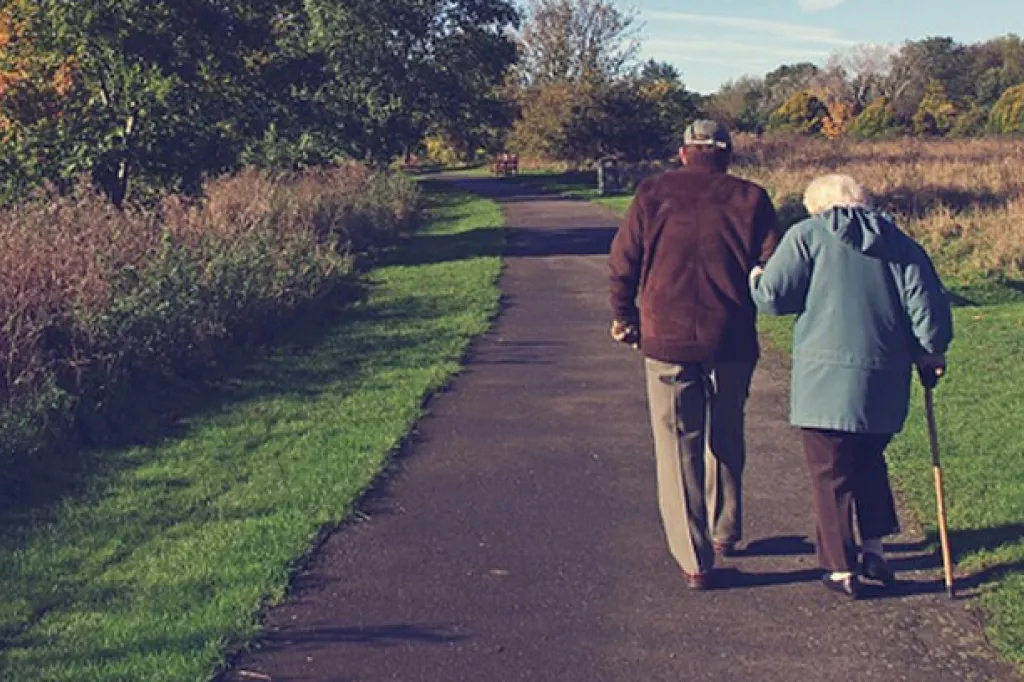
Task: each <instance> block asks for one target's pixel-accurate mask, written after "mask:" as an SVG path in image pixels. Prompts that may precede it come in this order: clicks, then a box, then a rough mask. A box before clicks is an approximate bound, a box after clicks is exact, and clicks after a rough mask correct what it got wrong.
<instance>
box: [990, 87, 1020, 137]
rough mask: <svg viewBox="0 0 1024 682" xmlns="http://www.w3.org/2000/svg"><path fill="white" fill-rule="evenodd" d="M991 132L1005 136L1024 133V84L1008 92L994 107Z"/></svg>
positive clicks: (991, 115)
mask: <svg viewBox="0 0 1024 682" xmlns="http://www.w3.org/2000/svg"><path fill="white" fill-rule="evenodd" d="M988 126H989V130H991V131H992V132H994V133H1000V134H1003V135H1011V134H1020V133H1024V83H1021V84H1020V85H1017V86H1014V87H1012V88H1009V89H1007V90H1006V92H1004V93H1003V95H1002V96H1001V97H1000V98H999V101H998V102H996V103H995V106H993V107H992V113H991V114H990V115H989V119H988Z"/></svg>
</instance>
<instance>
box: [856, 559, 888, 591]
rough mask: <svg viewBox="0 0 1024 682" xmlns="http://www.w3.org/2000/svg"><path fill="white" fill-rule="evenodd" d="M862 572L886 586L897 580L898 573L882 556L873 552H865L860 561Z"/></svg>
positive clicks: (866, 576)
mask: <svg viewBox="0 0 1024 682" xmlns="http://www.w3.org/2000/svg"><path fill="white" fill-rule="evenodd" d="M860 573H861V575H863V576H864V577H865V578H870V579H871V580H877V581H878V582H880V583H882V584H883V585H885V586H886V587H891V586H892V585H893V584H894V583H895V582H896V574H895V573H894V572H893V570H892V568H890V567H889V564H888V563H887V562H886V561H885V559H883V558H882V557H880V556H878V555H877V554H875V553H873V552H865V553H864V556H863V557H862V558H861V562H860Z"/></svg>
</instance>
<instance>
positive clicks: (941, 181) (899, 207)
mask: <svg viewBox="0 0 1024 682" xmlns="http://www.w3.org/2000/svg"><path fill="white" fill-rule="evenodd" d="M736 161H737V163H736V167H735V170H736V172H737V173H738V174H740V175H743V176H745V177H748V178H750V179H752V180H754V181H756V182H758V183H760V184H762V185H764V186H765V187H766V188H767V189H768V190H769V191H770V192H771V193H772V196H773V197H774V198H775V200H776V202H777V203H778V204H779V206H780V208H781V214H782V215H783V216H784V217H785V219H787V220H792V219H794V218H796V217H798V216H799V209H798V207H799V202H800V197H801V196H802V193H803V190H804V188H805V187H806V186H807V183H808V182H809V181H810V180H811V179H813V178H814V177H815V176H817V175H820V174H822V173H829V172H843V173H847V174H849V175H852V176H853V177H855V178H856V179H857V180H858V181H860V182H861V183H862V184H864V185H865V187H867V189H868V190H869V191H870V192H871V194H872V195H873V197H874V200H875V202H876V204H877V205H878V206H879V207H881V208H882V209H884V210H886V211H888V212H890V213H892V214H893V215H894V216H895V217H896V218H897V219H898V220H899V222H900V225H901V226H902V227H903V228H904V229H906V230H907V231H908V232H909V233H910V234H912V235H913V236H914V237H915V238H916V239H918V240H919V241H920V242H921V243H922V244H923V245H924V246H925V247H926V248H928V249H929V250H930V251H931V252H933V253H934V254H935V255H936V256H937V258H938V259H939V260H940V261H941V263H942V266H943V269H944V270H945V271H946V272H947V273H948V274H950V275H955V276H960V277H973V276H977V275H984V276H1006V277H1012V278H1020V277H1021V276H1024V170H1022V168H1024V140H1021V139H980V140H959V141H953V140H935V141H930V140H919V139H901V140H892V141H885V142H853V141H848V140H836V141H828V140H809V139H805V138H799V137H776V138H763V139H761V140H757V139H755V138H744V137H741V138H739V139H738V140H737V159H736Z"/></svg>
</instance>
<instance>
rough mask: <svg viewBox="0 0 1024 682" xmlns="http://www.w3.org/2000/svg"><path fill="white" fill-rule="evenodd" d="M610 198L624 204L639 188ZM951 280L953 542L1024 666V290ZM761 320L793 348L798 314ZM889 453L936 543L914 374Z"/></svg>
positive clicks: (944, 451) (948, 396) (1008, 647)
mask: <svg viewBox="0 0 1024 682" xmlns="http://www.w3.org/2000/svg"><path fill="white" fill-rule="evenodd" d="M524 181H526V182H529V183H530V184H534V185H537V186H543V187H546V188H548V189H550V190H552V191H557V192H561V193H570V194H575V193H579V192H583V193H584V194H582V195H580V196H583V197H584V198H585V197H586V194H585V193H586V192H587V191H588V189H587V186H586V185H585V184H584V183H583V181H582V180H581V179H579V178H573V177H571V176H570V177H567V176H566V175H559V176H555V178H554V180H553V181H551V182H550V183H549V184H546V183H545V180H544V177H543V176H532V177H529V176H524ZM595 194H596V192H595ZM605 199H606V201H605V202H604V203H606V205H609V206H611V207H612V208H615V209H616V210H619V211H620V212H624V211H625V209H626V207H628V205H629V201H630V200H631V197H629V196H615V197H606V198H605ZM939 266H940V268H941V266H942V262H941V261H940V262H939ZM946 284H947V285H948V286H949V288H950V291H951V293H952V294H953V298H954V300H955V301H956V302H957V303H958V306H959V307H957V308H956V309H955V310H954V323H955V332H956V339H955V341H954V343H953V347H952V349H951V351H950V353H949V362H950V375H949V377H948V378H946V379H945V380H943V382H942V383H941V384H940V386H939V388H938V389H936V393H935V401H936V419H937V421H938V425H939V432H940V433H939V446H940V454H941V459H942V465H943V474H944V478H945V488H946V497H947V508H948V512H949V523H950V534H951V535H950V537H951V539H950V542H951V544H952V547H953V551H954V554H955V556H954V559H955V560H956V561H957V563H958V565H959V569H960V574H961V576H962V577H961V579H960V582H961V584H962V586H966V587H978V588H980V593H981V598H980V603H981V606H982V609H983V611H984V612H985V615H986V618H985V625H986V630H987V633H988V635H989V638H990V640H991V641H992V643H993V644H994V645H995V646H996V647H997V648H998V649H999V650H1000V651H1001V652H1002V654H1003V655H1004V656H1005V657H1006V658H1007V659H1008V660H1010V661H1012V662H1013V663H1014V664H1015V665H1016V666H1017V667H1018V669H1019V670H1021V671H1022V672H1024V436H1022V435H1021V432H1020V427H1019V421H1020V415H1021V414H1024V392H1022V391H1021V390H1020V379H1019V372H1018V371H1017V368H1018V365H1019V362H1020V360H1019V359H1020V358H1021V357H1024V302H1022V301H1024V294H1022V291H1021V288H1020V287H1019V285H1014V283H1001V282H998V281H991V280H982V279H978V280H957V279H953V278H947V281H946ZM758 326H759V329H760V332H761V335H762V337H763V338H765V339H766V340H767V341H768V342H769V343H770V344H771V345H772V346H774V347H775V348H778V349H781V350H784V351H787V352H788V350H789V349H790V348H791V347H792V346H791V331H792V318H788V317H786V318H778V317H774V318H773V317H765V316H761V317H760V318H759V320H758ZM888 454H889V461H890V466H891V471H892V475H893V479H894V481H895V483H896V485H897V487H898V488H899V490H900V493H901V498H902V499H904V500H906V501H907V502H908V503H909V504H910V507H911V509H912V510H913V512H914V513H915V515H916V518H918V519H920V521H921V522H922V525H923V526H924V527H925V529H926V531H927V532H928V533H929V536H930V539H931V541H932V542H933V543H936V546H937V542H938V541H937V535H936V533H937V530H936V524H935V518H936V514H935V488H934V479H933V477H932V467H931V459H930V456H929V445H928V435H927V431H926V429H925V425H924V405H923V396H922V392H921V390H920V386H918V385H917V384H916V382H915V388H914V393H913V398H912V402H911V412H910V417H909V419H908V421H907V425H906V428H905V429H904V430H903V432H902V433H901V434H900V435H899V436H898V437H897V438H896V440H895V441H894V442H893V444H892V446H891V447H890V448H889V451H888Z"/></svg>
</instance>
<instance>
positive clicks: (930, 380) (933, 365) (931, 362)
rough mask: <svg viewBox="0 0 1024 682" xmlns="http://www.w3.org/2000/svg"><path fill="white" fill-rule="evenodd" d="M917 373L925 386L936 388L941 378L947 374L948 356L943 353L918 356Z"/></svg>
mask: <svg viewBox="0 0 1024 682" xmlns="http://www.w3.org/2000/svg"><path fill="white" fill-rule="evenodd" d="M916 364H917V375H918V377H920V379H921V385H922V386H924V387H925V388H935V385H936V384H937V383H939V379H941V378H942V377H943V376H945V375H946V356H945V355H944V354H942V353H925V354H923V355H921V356H920V357H918V358H917V362H916Z"/></svg>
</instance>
